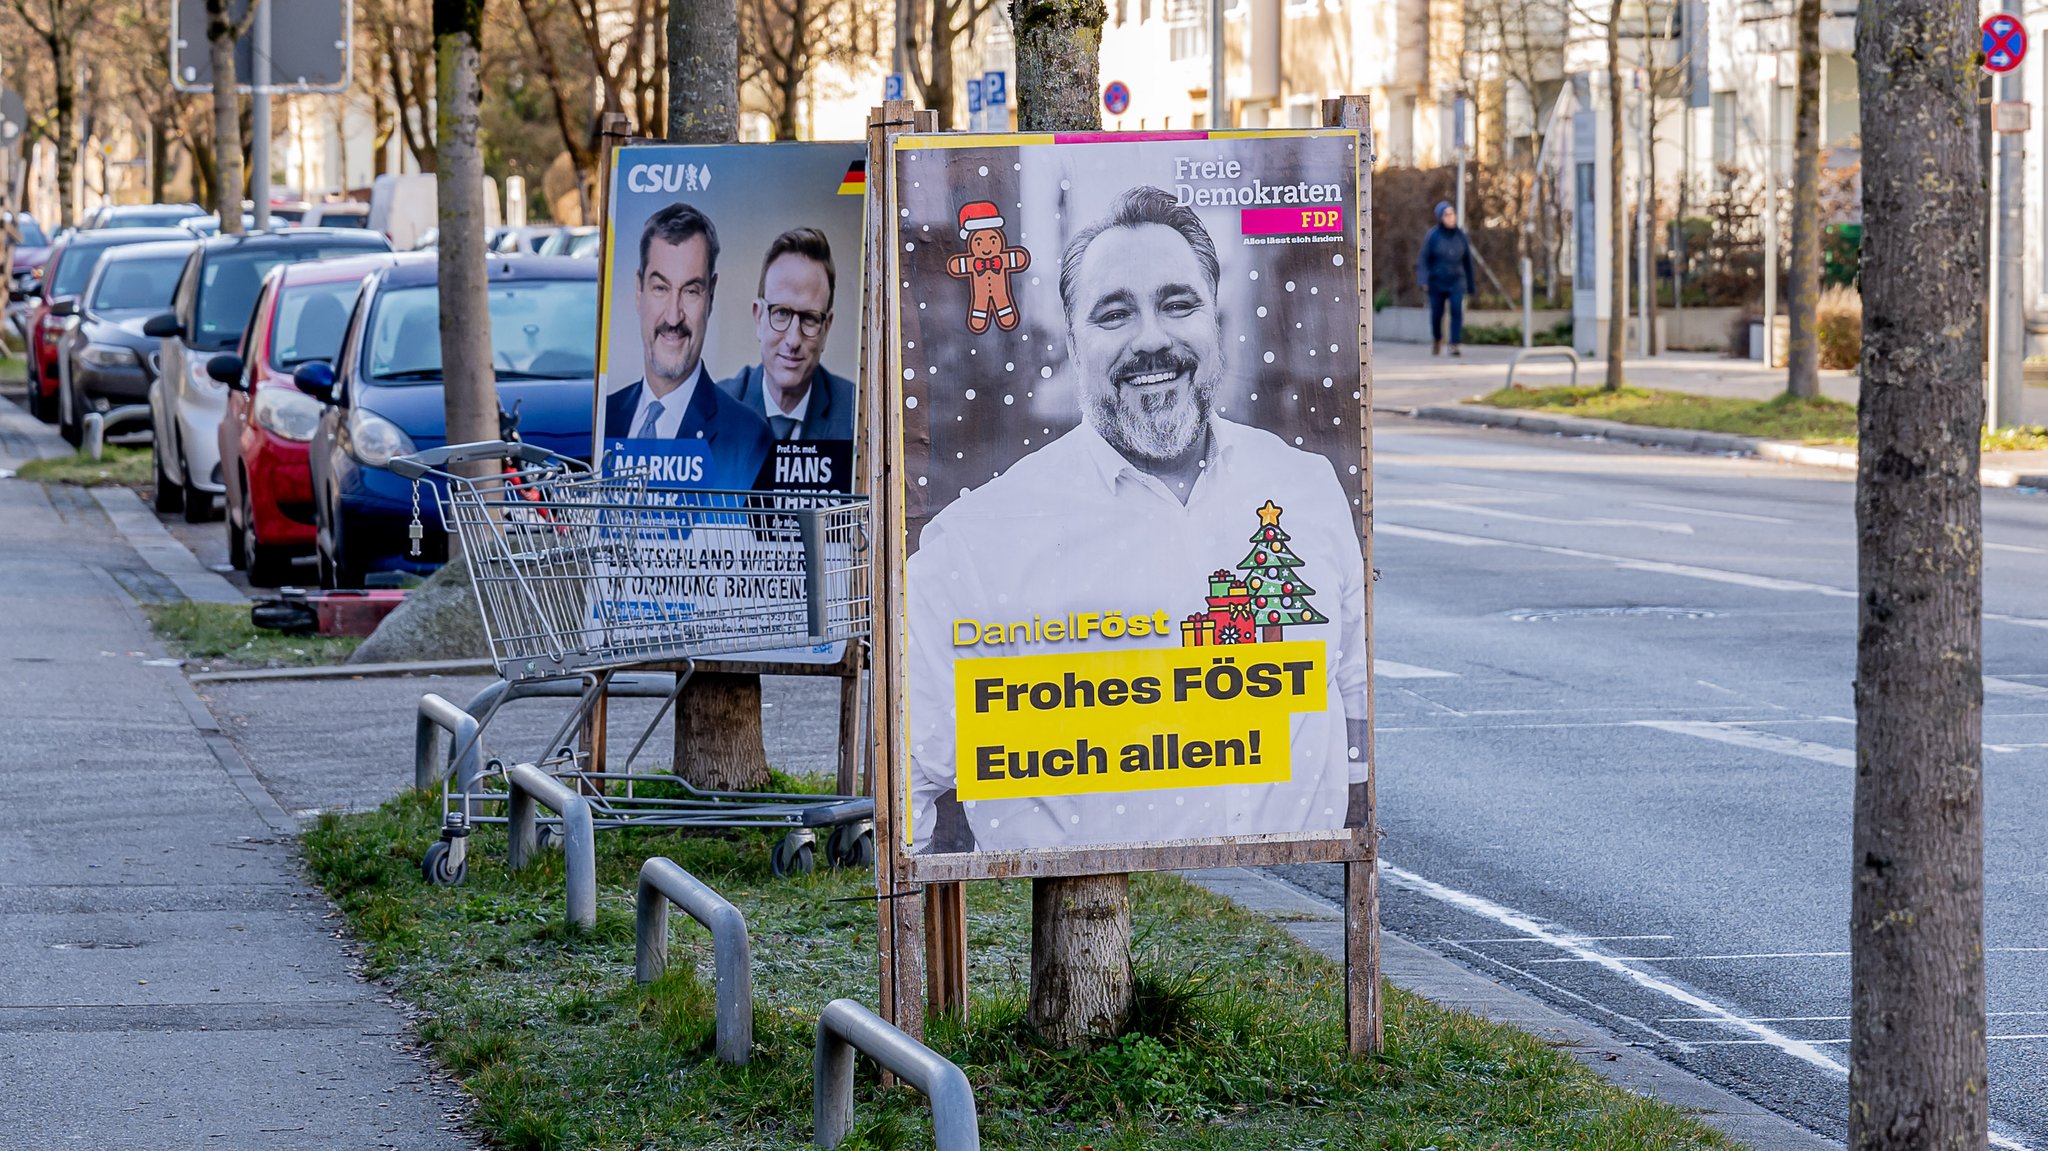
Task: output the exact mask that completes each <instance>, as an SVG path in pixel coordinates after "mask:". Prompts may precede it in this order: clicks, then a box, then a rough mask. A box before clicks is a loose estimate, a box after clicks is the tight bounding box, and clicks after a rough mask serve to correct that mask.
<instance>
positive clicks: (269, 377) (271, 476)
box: [207, 255, 392, 587]
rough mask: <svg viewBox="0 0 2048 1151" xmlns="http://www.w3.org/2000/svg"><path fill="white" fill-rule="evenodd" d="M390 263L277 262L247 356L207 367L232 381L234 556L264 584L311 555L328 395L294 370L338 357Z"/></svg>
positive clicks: (223, 433)
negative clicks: (354, 314)
mask: <svg viewBox="0 0 2048 1151" xmlns="http://www.w3.org/2000/svg"><path fill="white" fill-rule="evenodd" d="M391 259H392V258H391V257H390V256H387V255H374V256H350V257H345V258H342V259H335V260H317V261H312V262H309V263H301V264H280V265H279V266H277V267H276V268H273V269H272V270H271V272H270V274H269V275H267V276H265V277H264V279H263V289H262V292H261V293H260V294H259V295H258V296H257V297H256V310H255V312H254V313H253V314H252V319H251V321H250V324H249V328H248V330H247V332H246V333H245V334H244V335H243V337H242V345H241V351H240V354H239V355H226V356H216V357H215V358H214V359H213V361H211V362H210V363H208V365H207V371H208V373H209V374H211V375H213V377H214V378H215V379H217V380H220V381H221V382H222V383H225V384H227V385H228V398H227V404H228V406H227V415H226V417H225V418H224V419H222V420H221V422H220V433H219V434H220V475H221V482H222V483H224V484H226V485H227V527H228V556H229V558H230V559H231V560H233V561H234V565H235V566H236V567H238V568H245V569H247V570H248V573H249V582H250V583H252V584H256V585H257V586H259V587H276V586H278V585H279V584H283V583H289V582H291V580H292V561H293V560H294V559H295V558H296V557H298V556H303V555H311V554H312V552H313V539H314V537H313V489H312V483H311V481H310V480H309V479H308V478H307V475H306V445H307V443H308V442H309V441H310V440H312V438H313V433H314V432H315V431H316V430H317V429H318V427H319V424H320V401H318V400H316V399H314V398H313V397H311V396H308V395H306V394H305V393H303V392H301V391H299V390H298V388H297V387H295V386H294V385H293V384H292V370H293V369H294V368H297V367H298V366H299V365H300V364H304V363H310V362H313V361H316V360H325V361H330V362H331V361H332V360H333V359H334V357H335V356H336V355H337V354H338V353H339V352H340V350H341V337H342V334H343V332H344V330H345V329H347V327H348V317H349V312H350V310H351V309H353V308H354V307H355V301H356V292H357V291H358V290H359V289H360V288H361V287H362V283H363V277H364V276H367V275H369V274H370V273H371V272H374V271H376V270H377V269H378V268H381V267H384V266H385V265H386V264H389V263H390V262H391Z"/></svg>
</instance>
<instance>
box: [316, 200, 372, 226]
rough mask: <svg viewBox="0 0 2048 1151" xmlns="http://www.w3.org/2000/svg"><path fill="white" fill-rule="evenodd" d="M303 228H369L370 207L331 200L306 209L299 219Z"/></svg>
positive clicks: (346, 201)
mask: <svg viewBox="0 0 2048 1151" xmlns="http://www.w3.org/2000/svg"><path fill="white" fill-rule="evenodd" d="M299 226H300V227H302V228H367V227H369V226H370V206H369V205H368V204H365V203H362V202H360V201H357V200H329V201H325V202H323V203H319V204H310V205H308V206H307V207H306V212H305V215H303V216H301V217H300V218H299Z"/></svg>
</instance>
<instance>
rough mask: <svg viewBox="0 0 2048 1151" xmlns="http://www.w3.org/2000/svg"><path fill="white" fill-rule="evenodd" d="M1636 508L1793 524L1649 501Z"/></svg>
mask: <svg viewBox="0 0 2048 1151" xmlns="http://www.w3.org/2000/svg"><path fill="white" fill-rule="evenodd" d="M1634 506H1635V507H1639V508H1650V509H1651V510H1653V511H1660V512H1678V513H1680V514H1681V515H1693V516H1712V517H1714V518H1715V519H1722V520H1747V521H1749V522H1750V523H1753V524H1789V523H1791V522H1793V521H1791V520H1788V519H1782V518H1780V517H1778V516H1757V515H1750V514H1749V513H1748V512H1717V511H1713V510H1710V509H1708V508H1689V507H1686V506H1685V505H1683V504H1654V503H1651V502H1649V501H1648V500H1637V501H1635V504H1634Z"/></svg>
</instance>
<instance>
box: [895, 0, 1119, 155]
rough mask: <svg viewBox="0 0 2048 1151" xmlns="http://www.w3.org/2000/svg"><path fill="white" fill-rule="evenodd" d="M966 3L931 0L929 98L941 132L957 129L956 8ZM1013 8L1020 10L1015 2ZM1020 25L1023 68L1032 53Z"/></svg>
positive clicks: (1020, 63)
mask: <svg viewBox="0 0 2048 1151" xmlns="http://www.w3.org/2000/svg"><path fill="white" fill-rule="evenodd" d="M1057 2H1058V0H1055V3H1057ZM962 3H966V0H956V2H955V3H948V2H947V0H931V4H932V8H931V16H932V28H931V31H932V75H931V82H930V83H928V84H927V85H925V99H926V100H928V101H929V102H930V103H931V106H932V110H933V111H934V112H937V113H938V114H939V131H941V132H950V131H952V130H953V12H954V10H955V9H956V8H958V7H959V5H960V4H962ZM1011 12H1012V13H1013V14H1014V13H1015V12H1016V8H1015V6H1014V5H1013V6H1012V7H1011ZM1099 26H1100V25H1098V27H1099ZM1018 27H1019V29H1020V39H1019V40H1018V41H1017V66H1018V67H1019V68H1020V69H1021V68H1023V66H1024V61H1025V60H1027V59H1028V58H1029V57H1027V56H1026V55H1025V54H1024V42H1023V40H1022V39H1021V29H1022V27H1023V26H1022V25H1018ZM1020 76H1021V72H1020ZM1020 86H1021V82H1020Z"/></svg>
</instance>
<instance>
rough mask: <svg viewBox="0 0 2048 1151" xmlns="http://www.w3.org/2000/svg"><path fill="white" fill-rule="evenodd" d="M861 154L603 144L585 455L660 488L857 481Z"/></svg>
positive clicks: (778, 488) (826, 146)
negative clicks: (589, 449) (596, 331)
mask: <svg viewBox="0 0 2048 1151" xmlns="http://www.w3.org/2000/svg"><path fill="white" fill-rule="evenodd" d="M866 154H867V149H866V146H865V145H863V144H861V143H858V142H853V143H809V144H721V145H698V146H692V145H668V144H651V145H635V146H631V147H623V148H619V149H618V150H616V151H615V152H614V153H613V159H612V170H611V190H610V196H609V199H608V200H607V201H606V202H607V205H608V216H607V218H606V221H605V228H606V241H605V268H604V273H603V278H604V279H603V282H604V303H603V310H602V313H601V318H600V324H601V329H602V331H601V335H600V338H599V351H598V369H597V372H598V386H597V408H596V412H595V418H594V420H593V427H594V428H595V435H596V443H595V445H594V448H595V450H594V452H593V457H592V458H593V459H597V460H600V461H602V462H603V463H604V464H605V465H606V466H630V467H634V468H641V469H645V470H646V471H647V474H648V475H649V478H650V480H651V481H652V482H655V483H657V484H659V485H662V486H672V487H683V488H718V489H726V490H753V491H775V492H846V491H850V490H852V487H853V482H852V481H853V440H854V429H855V428H856V427H858V426H859V425H858V417H857V413H856V411H855V407H856V403H857V396H858V391H859V389H858V388H857V386H856V381H857V380H858V379H859V378H860V374H859V364H858V363H857V359H858V356H859V353H860V315H859V309H860V274H861V255H862V252H861V247H862V246H861V238H862V216H863V213H862V206H863V204H864V203H865V202H866V196H865V192H866V187H867V185H866V175H865V174H866Z"/></svg>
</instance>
